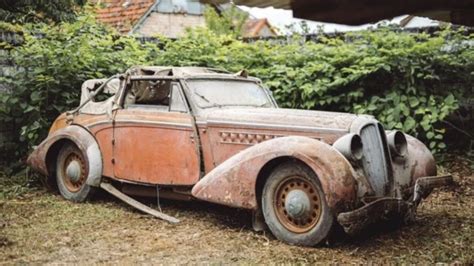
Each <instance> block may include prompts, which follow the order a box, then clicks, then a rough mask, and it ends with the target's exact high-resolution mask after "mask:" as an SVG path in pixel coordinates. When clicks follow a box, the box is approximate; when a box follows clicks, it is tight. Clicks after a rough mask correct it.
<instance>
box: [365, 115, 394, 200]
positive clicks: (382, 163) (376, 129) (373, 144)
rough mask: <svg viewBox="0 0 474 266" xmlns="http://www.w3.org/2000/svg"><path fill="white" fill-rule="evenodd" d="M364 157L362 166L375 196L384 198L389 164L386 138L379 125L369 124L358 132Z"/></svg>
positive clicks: (388, 182)
mask: <svg viewBox="0 0 474 266" xmlns="http://www.w3.org/2000/svg"><path fill="white" fill-rule="evenodd" d="M360 137H361V139H362V144H363V145H362V147H363V148H362V149H363V153H364V156H363V158H362V165H363V168H364V171H365V174H366V175H367V179H368V181H369V183H370V185H371V186H372V189H373V190H374V192H375V196H385V195H387V193H388V190H389V188H390V184H391V179H392V178H391V172H392V171H391V162H390V155H389V152H388V146H387V138H386V136H385V132H384V129H383V127H382V125H381V124H380V123H376V122H371V123H368V124H366V125H364V126H363V127H362V128H361V130H360Z"/></svg>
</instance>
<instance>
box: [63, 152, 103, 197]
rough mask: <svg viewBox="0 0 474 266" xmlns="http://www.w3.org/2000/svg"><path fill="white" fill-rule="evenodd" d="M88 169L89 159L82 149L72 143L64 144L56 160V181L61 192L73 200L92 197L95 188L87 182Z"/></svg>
mask: <svg viewBox="0 0 474 266" xmlns="http://www.w3.org/2000/svg"><path fill="white" fill-rule="evenodd" d="M68 166H69V167H70V169H69V171H68ZM88 170H89V169H88V166H87V160H85V157H84V154H83V153H82V152H81V150H79V148H78V147H77V146H76V145H74V144H72V143H67V144H65V145H63V146H62V147H61V150H60V151H59V153H58V157H57V161H56V183H57V185H58V189H59V193H61V195H62V196H63V197H64V198H65V199H67V200H70V201H73V202H84V201H85V200H87V199H88V198H90V197H91V196H92V194H93V193H94V191H95V188H94V187H91V186H89V185H87V184H86V180H87V176H88V175H89V171H88ZM74 171H75V172H74Z"/></svg>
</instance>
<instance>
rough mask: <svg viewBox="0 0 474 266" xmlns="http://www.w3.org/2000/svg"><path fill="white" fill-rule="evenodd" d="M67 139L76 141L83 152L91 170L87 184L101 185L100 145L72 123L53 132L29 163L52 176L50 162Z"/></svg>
mask: <svg viewBox="0 0 474 266" xmlns="http://www.w3.org/2000/svg"><path fill="white" fill-rule="evenodd" d="M66 141H69V142H72V143H74V144H75V145H76V146H77V147H78V148H79V149H80V150H81V152H82V153H83V156H84V158H85V160H86V165H87V167H88V171H89V174H88V176H87V180H86V182H87V184H88V185H91V186H99V184H100V180H101V177H102V155H101V152H100V149H99V145H98V144H97V142H96V140H95V138H94V137H93V136H92V134H91V133H90V132H89V131H87V130H86V129H84V128H82V127H80V126H76V125H71V126H67V127H65V128H62V129H59V130H57V131H54V132H53V133H51V134H50V135H49V136H48V137H47V138H46V139H45V140H44V141H43V142H41V144H40V145H38V147H36V148H35V150H34V151H33V152H32V153H31V154H30V156H29V157H28V160H27V164H28V165H29V166H31V167H32V168H33V169H35V170H36V171H38V172H40V173H42V174H44V175H46V176H50V175H51V174H52V173H51V172H52V170H53V169H52V168H51V167H50V165H48V163H51V162H53V161H54V160H55V158H53V157H54V154H55V153H57V152H58V151H59V149H60V148H61V146H62V144H63V143H64V142H66ZM52 160H53V161H52ZM54 162H55V161H54Z"/></svg>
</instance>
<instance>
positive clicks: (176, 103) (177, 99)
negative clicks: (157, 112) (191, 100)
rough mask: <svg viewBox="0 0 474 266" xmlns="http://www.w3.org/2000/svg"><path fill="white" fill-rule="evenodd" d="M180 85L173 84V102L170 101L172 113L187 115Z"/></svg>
mask: <svg viewBox="0 0 474 266" xmlns="http://www.w3.org/2000/svg"><path fill="white" fill-rule="evenodd" d="M179 88H180V87H179V84H178V83H176V82H173V83H172V84H171V100H170V111H171V112H181V113H186V112H187V109H186V103H185V101H184V97H183V94H182V92H181V90H180V89H179Z"/></svg>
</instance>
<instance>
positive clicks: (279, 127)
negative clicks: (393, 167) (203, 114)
mask: <svg viewBox="0 0 474 266" xmlns="http://www.w3.org/2000/svg"><path fill="white" fill-rule="evenodd" d="M196 124H197V125H198V126H210V125H215V126H221V127H226V128H232V127H239V128H254V129H269V130H272V129H273V130H283V131H293V130H298V131H305V132H314V131H319V132H327V133H347V132H349V129H348V130H344V129H336V128H324V127H311V126H293V125H271V124H264V123H245V122H230V121H222V120H208V121H207V122H205V121H198V122H196Z"/></svg>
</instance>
